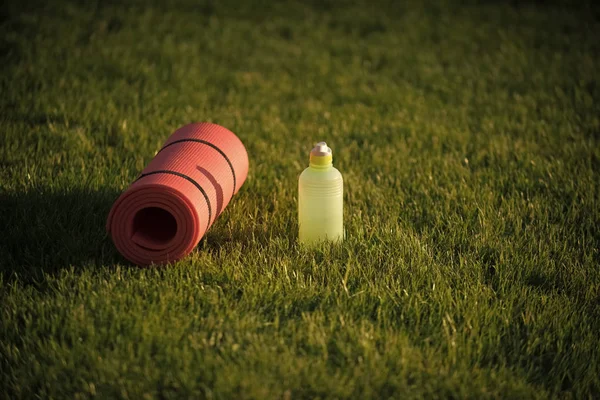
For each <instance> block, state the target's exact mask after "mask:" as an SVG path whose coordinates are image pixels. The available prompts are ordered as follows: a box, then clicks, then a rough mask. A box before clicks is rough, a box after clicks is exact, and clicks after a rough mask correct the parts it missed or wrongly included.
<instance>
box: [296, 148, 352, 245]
mask: <svg viewBox="0 0 600 400" xmlns="http://www.w3.org/2000/svg"><path fill="white" fill-rule="evenodd" d="M343 194H344V180H343V178H342V174H341V173H340V171H338V170H337V169H336V168H334V167H333V156H332V152H331V149H330V148H329V147H327V143H325V142H320V143H317V145H316V146H315V148H314V149H312V151H311V152H310V164H309V166H308V168H306V169H305V170H304V171H303V172H302V174H300V179H299V180H298V225H299V229H300V232H299V235H298V239H299V240H300V243H306V244H313V243H317V242H320V241H324V240H332V241H341V240H343V239H344V196H343Z"/></svg>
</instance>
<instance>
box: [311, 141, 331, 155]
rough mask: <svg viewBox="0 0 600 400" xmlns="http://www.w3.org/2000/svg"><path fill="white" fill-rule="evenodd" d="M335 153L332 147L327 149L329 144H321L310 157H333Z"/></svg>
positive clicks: (313, 150)
mask: <svg viewBox="0 0 600 400" xmlns="http://www.w3.org/2000/svg"><path fill="white" fill-rule="evenodd" d="M332 154H333V153H332V151H331V148H330V147H327V143H325V142H319V143H317V145H316V146H315V147H314V148H313V149H312V150H311V152H310V155H311V156H315V157H323V156H331V155H332Z"/></svg>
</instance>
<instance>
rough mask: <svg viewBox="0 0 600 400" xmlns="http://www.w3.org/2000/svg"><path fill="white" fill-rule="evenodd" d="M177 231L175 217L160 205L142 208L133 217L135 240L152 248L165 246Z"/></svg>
mask: <svg viewBox="0 0 600 400" xmlns="http://www.w3.org/2000/svg"><path fill="white" fill-rule="evenodd" d="M176 233H177V221H176V220H175V217H174V216H173V215H172V214H171V213H170V212H168V211H167V210H163V209H162V208H158V207H147V208H142V209H141V210H140V211H138V212H137V213H136V214H135V217H134V218H133V241H134V242H136V243H137V244H139V245H141V246H144V247H148V248H150V249H156V250H158V249H161V248H164V247H165V246H166V245H167V244H168V243H169V242H170V241H171V240H172V239H173V238H174V237H175V234H176Z"/></svg>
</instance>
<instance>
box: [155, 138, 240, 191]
mask: <svg viewBox="0 0 600 400" xmlns="http://www.w3.org/2000/svg"><path fill="white" fill-rule="evenodd" d="M183 142H196V143H202V144H205V145H207V146H210V147H212V148H213V149H215V150H216V151H218V152H219V154H221V155H222V156H223V158H224V159H225V161H227V164H229V168H231V175H232V176H233V193H232V194H231V197H233V195H234V194H235V188H236V179H235V170H234V169H233V164H232V163H231V161H230V160H229V157H227V155H226V154H225V153H224V152H223V150H221V149H220V148H218V147H217V146H215V145H214V144H212V143H211V142H207V141H206V140H202V139H191V138H190V139H179V140H176V141H174V142H171V143H169V144H168V145H166V146H164V147H163V148H162V149H160V150H159V151H158V153H160V152H161V151H163V150H164V149H166V148H167V147H169V146H172V145H174V144H176V143H183ZM158 153H156V154H158Z"/></svg>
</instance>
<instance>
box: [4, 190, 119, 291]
mask: <svg viewBox="0 0 600 400" xmlns="http://www.w3.org/2000/svg"><path fill="white" fill-rule="evenodd" d="M118 195H119V193H117V192H116V191H114V190H106V191H92V190H82V189H74V190H67V191H65V190H59V191H56V190H51V189H40V190H37V191H28V192H4V193H0V220H1V221H2V226H3V227H4V229H3V232H2V234H3V237H2V240H1V241H0V254H1V261H0V273H1V274H2V275H3V277H4V278H5V280H7V279H9V280H12V279H17V278H18V280H19V281H21V282H26V283H32V282H36V281H38V280H39V279H40V278H42V277H43V275H44V273H50V274H56V273H59V272H60V271H61V270H63V269H66V268H71V267H73V268H75V269H77V268H85V267H90V266H94V265H107V264H108V265H110V264H113V263H115V262H118V261H122V259H121V258H120V257H119V255H118V253H117V251H116V250H115V248H114V246H113V245H112V243H111V241H110V238H109V237H108V236H107V235H106V231H105V223H106V217H107V215H108V211H109V209H110V207H111V205H112V203H113V202H114V200H115V199H116V198H117V196H118Z"/></svg>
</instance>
